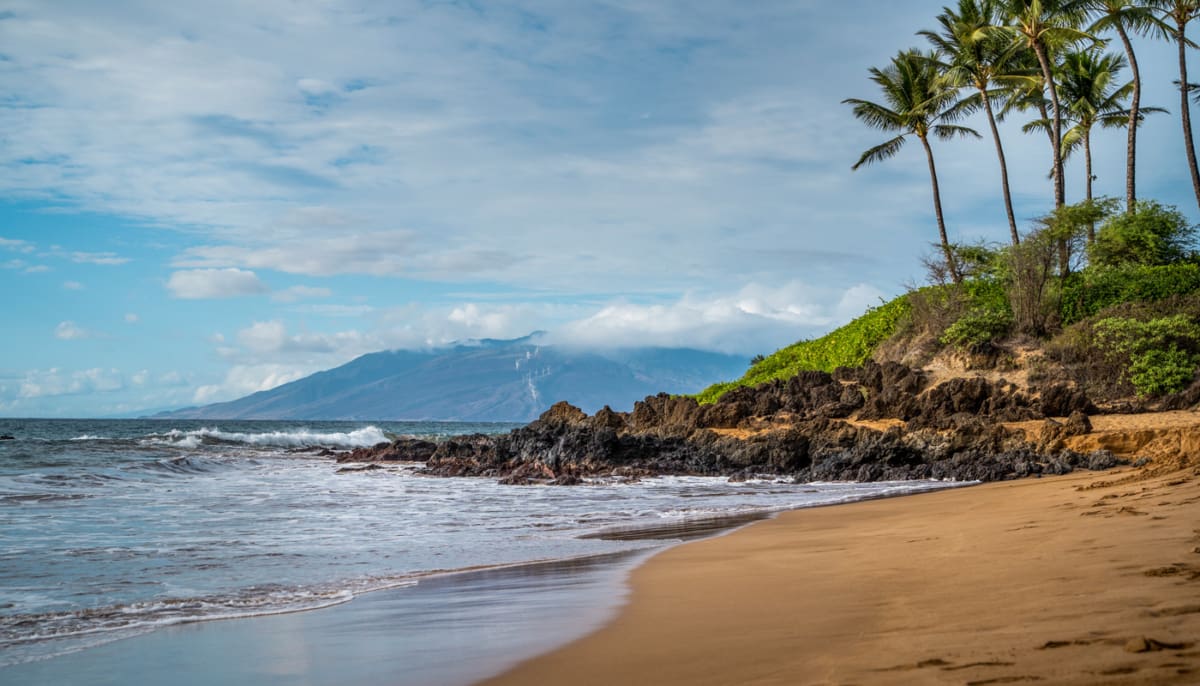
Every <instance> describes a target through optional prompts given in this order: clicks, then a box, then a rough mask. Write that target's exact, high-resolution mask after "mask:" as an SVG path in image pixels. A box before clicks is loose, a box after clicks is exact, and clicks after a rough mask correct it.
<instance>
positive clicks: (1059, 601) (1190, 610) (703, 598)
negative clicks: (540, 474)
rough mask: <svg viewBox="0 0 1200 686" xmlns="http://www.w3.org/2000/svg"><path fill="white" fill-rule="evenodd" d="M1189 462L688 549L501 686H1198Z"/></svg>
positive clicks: (764, 531)
mask: <svg viewBox="0 0 1200 686" xmlns="http://www.w3.org/2000/svg"><path fill="white" fill-rule="evenodd" d="M1182 462H1183V463H1184V464H1182V465H1179V464H1178V462H1177V463H1176V465H1175V466H1176V467H1178V468H1172V469H1171V470H1170V471H1169V472H1168V473H1163V470H1161V469H1159V470H1153V469H1151V470H1147V471H1144V472H1140V471H1139V470H1134V469H1129V468H1126V469H1124V470H1117V471H1116V472H1108V473H1076V474H1072V475H1068V476H1065V477H1055V478H1045V479H1028V480H1023V481H1014V482H1005V483H996V484H988V485H983V486H976V487H971V488H964V489H957V490H950V491H941V492H936V493H931V494H924V495H916V496H910V497H903V498H896V499H890V500H879V501H870V502H863V503H856V504H850V505H841V506H836V507H827V508H818V509H809V510H800V511H794V512H789V513H785V514H783V515H782V516H780V517H778V518H777V519H773V520H770V521H766V522H760V523H757V524H753V525H750V526H748V527H746V528H744V529H741V530H739V531H736V532H734V533H731V534H729V535H726V536H722V537H719V538H714V539H709V540H704V541H700V542H695V543H689V544H685V545H681V546H678V547H676V548H673V549H670V550H668V551H666V552H664V553H662V554H660V555H658V556H656V557H655V558H653V559H652V560H651V561H650V562H648V563H647V564H645V565H644V566H642V567H640V568H639V569H637V570H636V571H635V572H634V573H633V575H632V577H631V581H630V583H631V586H632V594H631V600H630V603H629V605H628V606H627V607H626V608H625V609H624V610H623V611H622V612H621V613H620V614H619V616H618V617H617V618H616V619H615V620H614V621H613V622H612V623H610V624H609V625H607V626H606V627H604V628H603V629H601V630H600V631H598V632H597V633H594V634H592V635H591V636H588V637H586V638H584V639H582V640H579V641H577V642H575V643H573V644H570V645H568V646H566V647H564V648H562V649H560V650H558V651H555V652H552V653H550V654H548V655H544V656H542V657H539V658H537V659H534V660H532V661H530V662H527V663H524V664H522V665H520V666H518V667H517V668H516V669H514V670H512V671H511V672H509V673H507V674H504V675H501V676H500V677H498V678H495V679H492V680H489V681H487V682H484V683H486V684H488V685H489V686H501V685H504V686H509V685H524V684H575V685H586V684H605V685H609V684H660V685H669V684H680V685H683V684H689V685H694V684H842V685H846V684H912V683H935V684H941V683H946V684H978V685H982V684H1002V683H1025V682H1040V683H1053V684H1195V683H1200V646H1198V645H1197V642H1198V641H1200V470H1198V469H1196V468H1195V467H1194V466H1189V465H1188V464H1187V458H1186V457H1185V458H1183V459H1182ZM1135 474H1141V475H1143V476H1144V478H1136V477H1135Z"/></svg>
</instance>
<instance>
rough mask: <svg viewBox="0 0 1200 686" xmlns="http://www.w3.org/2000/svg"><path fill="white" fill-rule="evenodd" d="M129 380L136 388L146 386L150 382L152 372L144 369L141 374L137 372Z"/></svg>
mask: <svg viewBox="0 0 1200 686" xmlns="http://www.w3.org/2000/svg"><path fill="white" fill-rule="evenodd" d="M129 380H130V382H132V383H133V385H134V386H145V385H146V382H147V381H149V380H150V370H148V369H143V370H141V371H140V372H135V373H134V374H133V375H132V376H130V377H129Z"/></svg>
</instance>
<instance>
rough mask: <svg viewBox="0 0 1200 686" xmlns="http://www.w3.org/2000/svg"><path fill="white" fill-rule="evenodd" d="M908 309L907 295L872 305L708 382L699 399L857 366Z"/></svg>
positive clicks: (713, 399)
mask: <svg viewBox="0 0 1200 686" xmlns="http://www.w3.org/2000/svg"><path fill="white" fill-rule="evenodd" d="M908 311H909V303H908V296H906V295H902V296H900V297H899V298H896V299H895V300H892V301H891V302H889V303H887V304H884V305H881V306H879V307H873V308H871V309H869V310H867V312H866V314H864V315H863V316H861V317H859V318H858V319H855V320H854V321H852V322H850V323H849V324H847V325H845V326H843V327H841V328H840V329H835V330H834V331H831V332H830V333H828V334H826V335H824V336H822V337H820V338H817V339H815V340H811V341H800V342H799V343H793V344H792V345H789V346H788V347H786V348H783V349H782V350H778V351H776V352H775V353H774V354H772V355H770V356H769V357H766V358H765V359H763V360H761V361H759V362H757V363H755V364H754V365H752V366H751V367H750V369H749V370H748V371H747V372H746V374H745V376H743V377H742V378H740V379H738V380H737V381H729V382H726V383H719V384H714V385H712V386H709V387H708V388H706V389H704V390H703V391H702V392H700V393H699V394H698V395H697V396H696V399H697V400H699V401H700V402H701V403H714V402H716V401H717V399H718V398H720V397H721V396H722V395H724V394H725V393H726V392H727V391H729V390H730V389H733V388H737V387H739V386H754V385H756V384H760V383H764V382H766V381H771V380H773V379H787V378H790V377H793V376H795V375H796V374H797V373H799V372H802V371H813V370H820V371H826V372H831V371H833V370H834V369H835V368H837V367H857V366H858V365H861V364H862V363H863V362H866V361H867V359H868V358H870V357H871V353H873V352H874V351H875V348H876V347H878V346H879V344H880V343H882V342H883V341H886V340H887V339H888V338H890V337H891V336H892V335H893V334H894V333H895V332H896V328H897V325H898V323H899V321H900V320H901V318H902V317H904V316H905V315H906V314H907V313H908Z"/></svg>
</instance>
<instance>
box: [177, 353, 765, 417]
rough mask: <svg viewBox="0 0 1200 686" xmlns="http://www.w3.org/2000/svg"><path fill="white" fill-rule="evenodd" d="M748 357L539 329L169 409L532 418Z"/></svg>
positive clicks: (731, 366)
mask: <svg viewBox="0 0 1200 686" xmlns="http://www.w3.org/2000/svg"><path fill="white" fill-rule="evenodd" d="M745 368H746V360H745V359H744V358H741V357H736V356H731V355H722V354H718V353H709V352H703V351H699V350H690V349H665V348H631V349H625V350H617V351H604V352H592V351H583V350H578V349H571V348H563V347H559V346H539V345H537V344H536V343H534V342H533V340H532V339H530V338H521V339H516V340H511V341H491V340H488V341H481V342H479V343H476V344H472V345H458V346H455V347H452V348H448V349H443V350H434V351H427V352H412V351H386V352H378V353H371V354H368V355H363V356H362V357H359V358H357V359H355V360H352V361H351V362H348V363H346V364H344V365H342V366H341V367H337V368H335V369H330V370H327V371H323V372H318V373H316V374H313V375H311V376H308V377H305V378H303V379H299V380H297V381H293V382H291V383H287V384H284V385H282V386H279V387H278V388H273V389H271V390H267V391H260V392H258V393H254V394H252V395H248V396H246V397H244V398H239V399H238V400H232V401H229V402H223V403H216V404H214V405H207V406H204V407H198V408H188V409H185V410H178V411H176V412H171V413H164V414H162V415H158V416H160V417H173V418H181V419H182V418H189V419H299V420H306V419H307V420H316V419H409V420H458V421H517V422H520V421H530V420H532V419H535V418H537V416H538V415H540V414H541V413H542V412H544V411H545V410H546V409H547V408H548V407H550V405H552V404H553V403H555V402H557V401H559V400H566V401H568V402H570V403H572V404H574V405H577V406H578V407H580V408H582V409H584V410H585V411H587V412H595V411H596V410H598V409H600V408H601V407H603V406H605V405H609V406H612V407H613V408H614V409H618V410H628V409H630V408H631V407H632V406H633V403H634V401H636V400H640V399H642V398H643V397H645V396H647V395H653V394H656V393H659V392H668V393H694V392H696V391H698V390H700V389H701V388H703V387H704V386H706V385H708V384H710V383H712V382H713V381H716V380H718V379H726V378H730V377H732V376H737V375H739V374H740V373H741V372H742V371H744V370H745Z"/></svg>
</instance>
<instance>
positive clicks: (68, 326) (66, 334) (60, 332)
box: [54, 321, 95, 341]
mask: <svg viewBox="0 0 1200 686" xmlns="http://www.w3.org/2000/svg"><path fill="white" fill-rule="evenodd" d="M54 337H55V338H59V339H61V340H64V341H76V340H81V339H84V338H94V337H95V334H94V333H92V332H91V331H88V330H87V329H84V328H82V327H80V326H78V325H76V324H75V322H72V321H64V322H59V324H58V326H56V327H54Z"/></svg>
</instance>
